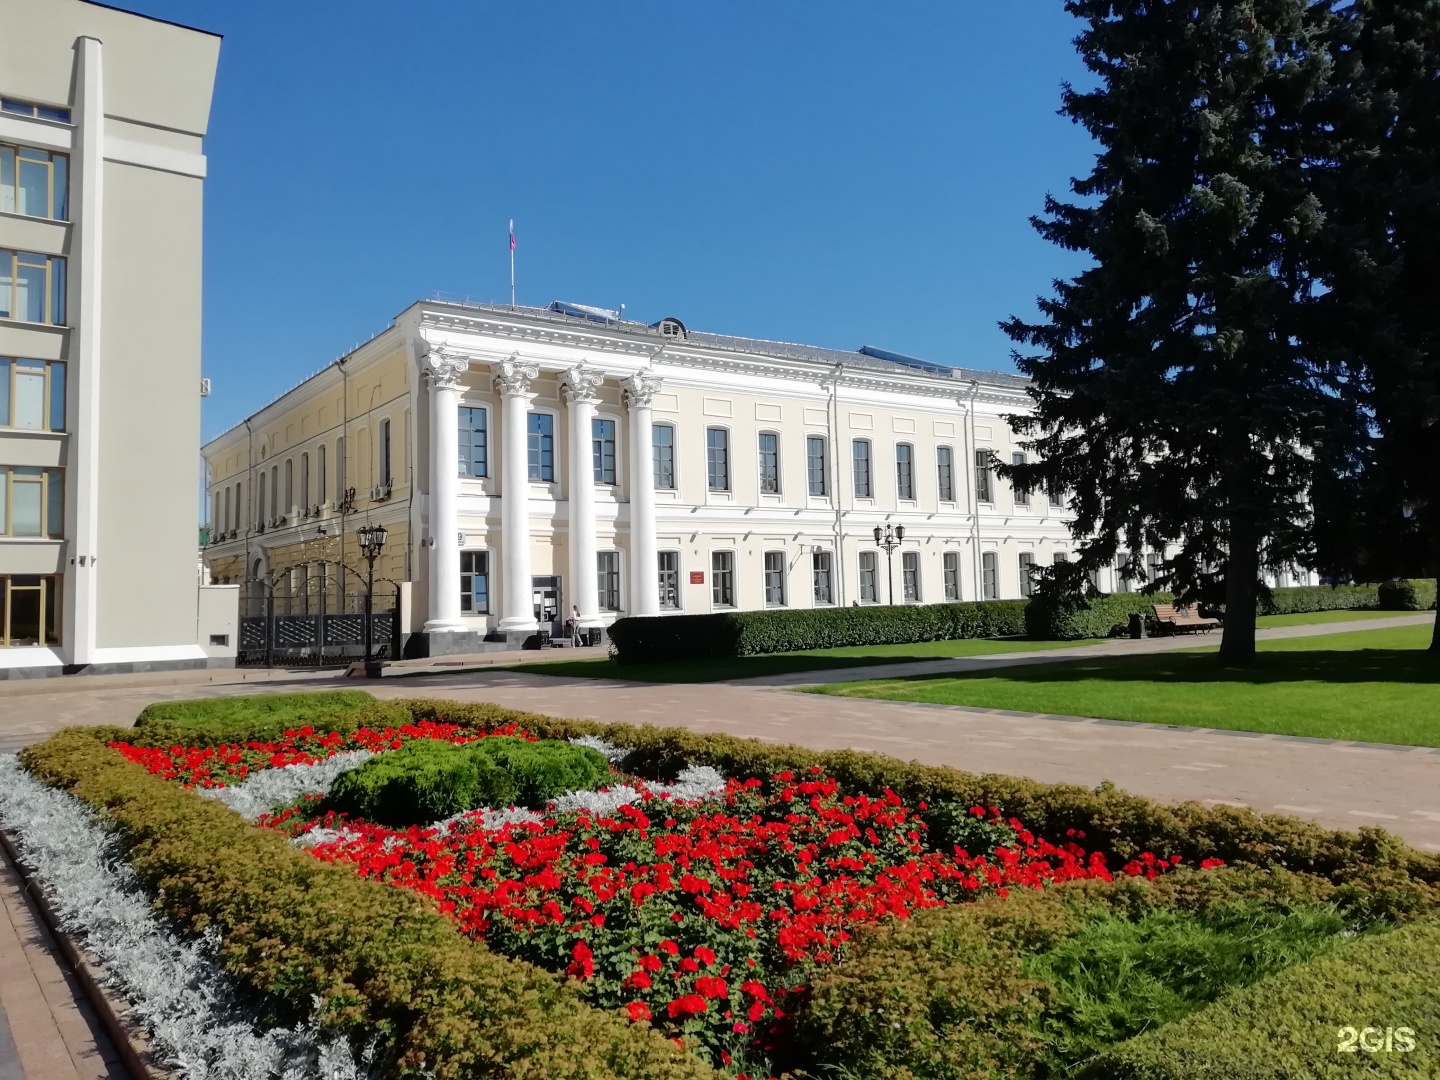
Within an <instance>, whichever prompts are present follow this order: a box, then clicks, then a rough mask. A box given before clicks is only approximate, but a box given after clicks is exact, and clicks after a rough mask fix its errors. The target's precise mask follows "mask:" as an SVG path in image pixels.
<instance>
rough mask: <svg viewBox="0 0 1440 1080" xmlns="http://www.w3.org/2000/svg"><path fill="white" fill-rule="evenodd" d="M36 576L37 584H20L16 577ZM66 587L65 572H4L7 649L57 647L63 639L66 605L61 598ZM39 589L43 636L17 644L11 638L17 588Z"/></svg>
mask: <svg viewBox="0 0 1440 1080" xmlns="http://www.w3.org/2000/svg"><path fill="white" fill-rule="evenodd" d="M16 578H20V579H29V578H34V579H35V584H33V585H31V584H29V583H28V581H27V582H26V583H25V584H18V585H17V584H16V581H15V579H16ZM64 587H65V575H63V574H11V573H0V648H4V649H53V648H57V647H58V646H60V645H61V644H62V642H63V631H64V619H63V614H64V605H63V603H62V601H61V595H62V593H61V590H62V589H64ZM17 589H18V590H22V591H25V592H31V591H34V592H37V593H39V601H40V612H39V616H40V617H39V621H40V640H38V641H35V642H26V643H23V644H16V643H15V642H14V641H12V640H11V628H12V625H13V617H14V613H15V604H14V595H13V594H14V592H15V591H16V590H17Z"/></svg>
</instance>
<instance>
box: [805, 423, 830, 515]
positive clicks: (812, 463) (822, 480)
mask: <svg viewBox="0 0 1440 1080" xmlns="http://www.w3.org/2000/svg"><path fill="white" fill-rule="evenodd" d="M817 444H818V445H819V447H820V456H819V458H816V456H815V452H814V451H815V447H816V445H817ZM829 444H830V440H829V439H827V438H826V437H825V436H824V435H810V434H807V435H806V436H805V490H806V492H807V493H808V494H809V496H810V497H811V498H812V499H824V498H827V497H828V496H829V494H830V445H829ZM817 461H818V462H819V468H818V469H817V468H816V462H817ZM817 487H818V490H817Z"/></svg>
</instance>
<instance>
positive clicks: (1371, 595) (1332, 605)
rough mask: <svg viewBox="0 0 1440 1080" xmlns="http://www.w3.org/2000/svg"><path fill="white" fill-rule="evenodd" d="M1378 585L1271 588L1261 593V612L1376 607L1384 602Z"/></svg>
mask: <svg viewBox="0 0 1440 1080" xmlns="http://www.w3.org/2000/svg"><path fill="white" fill-rule="evenodd" d="M1379 594H1380V586H1378V585H1297V586H1294V587H1292V588H1285V589H1271V590H1270V595H1269V596H1268V597H1261V598H1260V602H1259V605H1258V606H1257V608H1256V611H1257V613H1258V614H1260V615H1296V614H1300V613H1302V612H1307V611H1374V610H1375V609H1376V608H1378V607H1379V606H1380V595H1379Z"/></svg>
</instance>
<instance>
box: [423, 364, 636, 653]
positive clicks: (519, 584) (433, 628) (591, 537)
mask: <svg viewBox="0 0 1440 1080" xmlns="http://www.w3.org/2000/svg"><path fill="white" fill-rule="evenodd" d="M468 367H469V361H468V359H467V358H466V357H465V356H464V355H463V354H461V353H458V352H455V351H454V350H451V349H447V348H444V347H432V348H431V349H430V351H429V353H428V354H427V356H426V358H425V373H426V375H427V376H428V379H429V382H430V537H429V545H430V618H429V619H428V620H427V621H426V623H425V630H426V632H427V633H454V632H458V631H464V630H468V629H469V627H467V626H466V624H465V622H464V621H463V620H462V618H461V614H460V554H459V552H460V527H459V498H460V472H459V457H460V454H459V430H460V424H459V421H460V380H461V377H462V376H463V375H464V374H465V372H466V370H467V369H468ZM539 373H540V372H539V368H538V367H536V366H535V365H533V364H527V363H524V362H522V361H519V360H508V361H505V362H503V363H500V364H496V365H494V367H493V374H494V380H495V388H496V389H497V390H498V391H499V393H500V398H501V409H500V436H501V441H502V445H501V450H500V482H501V489H500V496H501V497H500V589H499V593H500V621H499V623H498V624H497V629H498V630H500V631H501V632H502V633H503V632H524V631H529V630H534V629H535V628H536V622H535V612H534V607H533V600H532V596H533V593H532V583H533V578H532V571H531V561H530V499H529V492H530V462H529V413H530V402H531V400H532V399H533V398H534V395H533V394H532V393H531V391H530V385H531V382H532V380H534V379H535V378H536V377H537V376H538V375H539ZM604 377H605V376H604V374H603V373H602V372H600V371H597V370H595V369H594V368H590V367H587V366H585V365H579V366H576V367H573V368H570V369H569V370H568V371H566V372H564V374H563V375H562V376H561V384H560V385H561V392H562V394H563V396H564V398H565V403H566V405H567V407H568V412H569V447H570V459H569V509H570V521H569V549H570V564H569V590H568V591H569V593H570V596H571V603H573V604H574V606H575V607H576V608H578V609H579V612H580V617H579V625H580V626H581V628H589V627H594V626H599V625H601V619H600V597H599V587H598V573H599V566H598V562H597V555H598V550H597V544H596V536H595V470H594V463H593V459H592V453H593V449H592V447H593V437H594V436H593V432H592V424H593V422H594V419H595V406H596V404H597V403H598V402H599V400H600V399H599V397H598V395H597V394H596V391H597V389H598V388H599V386H600V384H601V382H602V381H604ZM621 386H622V387H623V388H624V391H625V403H626V405H627V406H628V408H629V410H630V448H631V450H630V560H631V567H630V569H631V589H630V614H632V615H658V614H659V613H660V592H659V569H658V564H657V560H656V553H655V477H654V466H653V464H652V462H651V457H650V454H649V453H647V452H646V451H647V450H648V449H649V448H650V445H651V422H652V421H651V405H652V400H653V398H654V396H655V392H656V391H657V390H658V389H659V387H660V380H659V379H657V378H655V377H654V376H651V375H645V374H642V373H637V374H635V375H632V376H630V377H629V378H627V379H625V380H624V381H623V382H622V383H621ZM517 496H518V497H517Z"/></svg>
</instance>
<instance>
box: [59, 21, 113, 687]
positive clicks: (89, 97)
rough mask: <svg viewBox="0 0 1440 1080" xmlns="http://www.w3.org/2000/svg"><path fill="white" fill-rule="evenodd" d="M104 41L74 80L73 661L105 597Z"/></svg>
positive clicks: (69, 653)
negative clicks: (101, 566) (100, 561)
mask: <svg viewBox="0 0 1440 1080" xmlns="http://www.w3.org/2000/svg"><path fill="white" fill-rule="evenodd" d="M102 52H103V49H102V47H101V44H100V42H99V41H98V40H97V39H95V38H91V37H82V38H80V39H79V41H78V42H76V53H77V54H78V56H77V59H78V61H79V63H78V64H77V72H76V87H75V104H76V105H77V106H78V107H77V109H76V110H75V111H76V117H75V120H76V131H75V141H76V149H77V151H78V152H77V153H76V155H75V166H76V168H75V171H74V173H73V174H72V175H73V177H74V179H73V180H72V183H73V185H74V187H73V189H72V201H71V205H72V206H73V207H74V219H75V224H74V226H73V229H74V239H73V247H72V248H71V262H70V267H71V270H70V275H71V276H70V291H69V295H68V296H67V297H66V301H67V303H66V306H67V307H68V309H69V315H68V319H69V321H70V325H71V326H73V327H74V329H73V330H72V331H71V338H70V353H69V355H68V357H67V359H68V360H69V365H68V366H69V375H70V379H69V382H70V390H69V400H68V401H67V402H66V417H67V421H66V423H67V427H68V428H69V430H70V437H69V443H70V446H69V455H68V460H67V462H66V465H67V466H68V467H67V468H66V470H65V481H66V483H65V486H66V488H67V491H66V493H65V501H66V507H65V520H66V522H67V525H66V533H67V539H68V540H69V545H68V547H69V556H70V560H69V561H70V565H69V566H68V567H67V570H68V573H67V574H66V576H65V588H64V597H63V599H62V600H61V604H62V606H63V611H62V621H61V637H60V640H61V642H62V644H61V649H62V651H63V654H64V656H65V659H66V660H67V661H68V662H69V663H72V664H89V663H93V662H94V659H95V627H96V620H97V618H98V609H99V603H98V598H97V593H98V589H99V583H98V581H97V570H96V561H97V556H98V552H99V537H100V520H99V519H100V488H99V474H100V357H101V350H100V256H101V251H100V243H101V237H102V234H103V226H104V223H103V221H102V220H101V213H102V210H103V208H104V190H103V185H104V172H105V163H104V156H103V149H102V147H103V143H104V139H105V77H104V66H103V64H102Z"/></svg>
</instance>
